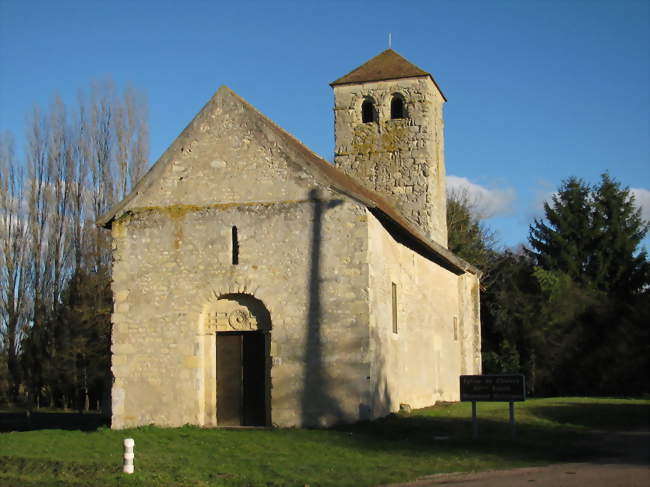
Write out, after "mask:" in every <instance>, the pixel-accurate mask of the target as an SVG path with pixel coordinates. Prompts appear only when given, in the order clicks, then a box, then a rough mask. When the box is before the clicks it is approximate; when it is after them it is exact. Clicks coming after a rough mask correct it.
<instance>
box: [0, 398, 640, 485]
mask: <svg viewBox="0 0 650 487" xmlns="http://www.w3.org/2000/svg"><path fill="white" fill-rule="evenodd" d="M516 412H517V423H518V429H517V439H516V440H514V441H513V440H511V439H510V433H509V426H508V405H507V403H479V404H478V416H479V425H480V435H481V437H480V439H479V440H478V441H473V440H472V439H471V435H472V425H471V419H470V414H471V405H470V404H469V403H455V404H442V405H438V406H435V407H431V408H427V409H421V410H417V411H414V412H413V413H411V414H410V415H393V416H390V417H388V418H384V419H381V420H378V421H374V422H370V423H360V424H356V425H351V426H343V427H339V428H336V429H332V430H303V429H272V430H208V429H206V430H203V429H200V428H194V427H184V428H178V429H165V428H155V427H143V428H135V429H130V430H122V431H111V430H110V429H108V428H106V427H102V426H99V427H98V424H100V423H99V418H98V417H97V416H93V415H88V414H86V415H77V414H70V413H68V414H67V416H66V415H65V414H64V413H58V414H57V413H43V414H42V415H36V416H35V417H34V418H33V423H32V424H33V426H34V427H37V428H38V427H41V428H46V427H55V426H56V427H59V428H63V429H37V430H34V431H22V432H4V433H0V486H16V487H17V486H25V487H31V486H34V487H35V486H72V487H75V486H93V487H94V486H112V485H124V486H154V485H156V486H157V485H162V486H300V487H302V486H304V485H307V484H308V485H309V486H310V487H315V486H337V487H338V486H351V487H352V486H354V487H362V486H373V485H377V484H382V483H389V482H398V481H406V480H411V479H415V478H417V477H421V476H424V475H427V474H432V473H440V472H453V471H471V470H487V469H496V468H510V467H520V466H525V465H539V464H545V463H552V462H558V461H569V460H583V459H586V458H589V457H593V456H598V455H602V454H604V453H605V452H600V451H598V450H596V449H594V447H585V446H584V445H588V444H590V443H591V442H589V441H586V440H588V439H589V438H590V437H591V436H593V435H594V433H593V430H599V431H614V430H626V429H645V430H647V429H648V427H649V425H648V418H649V415H650V400H649V399H596V398H550V399H529V400H528V401H526V402H525V403H518V404H517V410H516ZM48 414H49V416H48ZM81 416H82V417H81ZM80 417H81V422H79V420H80ZM18 420H19V416H17V415H16V413H13V415H12V413H11V412H4V413H3V412H0V431H7V430H8V429H12V425H13V428H15V427H16V426H20V425H19V423H18ZM76 422H77V424H79V425H80V426H79V429H74V426H75V423H76ZM128 437H131V438H134V439H135V454H136V455H135V465H136V473H135V474H133V475H130V476H127V475H125V474H122V473H121V465H122V439H123V438H128Z"/></svg>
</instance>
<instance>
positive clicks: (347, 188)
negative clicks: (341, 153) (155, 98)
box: [97, 86, 481, 276]
mask: <svg viewBox="0 0 650 487" xmlns="http://www.w3.org/2000/svg"><path fill="white" fill-rule="evenodd" d="M226 99H228V101H230V102H234V103H236V104H238V105H239V106H240V107H241V108H242V109H243V110H244V111H247V112H249V113H251V114H252V115H253V116H256V117H258V120H259V121H260V122H261V123H262V124H264V125H266V126H267V127H268V128H269V129H270V131H271V132H273V133H274V134H275V135H276V136H278V137H279V138H280V139H281V140H282V142H284V145H285V147H286V148H287V149H289V150H290V151H291V152H292V153H293V155H294V157H296V159H299V160H300V162H302V163H303V164H305V165H306V166H307V167H308V168H310V169H311V170H312V171H311V172H312V174H313V175H314V176H315V177H317V179H320V180H321V181H322V182H323V183H325V184H327V185H328V186H329V187H330V188H331V189H333V190H335V191H337V192H339V193H342V194H344V195H346V196H348V197H350V198H352V199H354V200H356V201H358V202H359V203H361V204H363V205H365V206H366V207H367V208H368V209H370V210H371V211H372V212H373V214H374V215H375V216H377V217H378V218H380V219H387V220H388V223H389V226H390V227H391V228H394V229H397V230H401V233H402V234H403V235H404V236H405V238H402V240H406V241H405V243H407V244H410V245H412V246H413V247H414V248H416V249H418V250H419V251H424V252H425V253H427V254H428V256H429V257H430V258H431V259H432V260H434V261H436V262H438V263H439V264H441V265H443V266H445V267H447V268H449V269H451V270H452V271H455V272H458V273H463V272H470V273H472V274H477V275H479V276H480V275H481V271H479V270H478V269H477V268H475V267H474V266H472V265H471V264H469V263H467V262H465V261H464V260H463V259H461V258H460V257H458V256H456V255H455V254H454V253H453V252H451V251H450V250H448V249H447V248H445V247H444V246H442V245H440V244H439V243H437V242H435V241H433V240H431V239H430V238H428V237H427V236H425V235H424V234H423V233H422V232H421V231H420V230H419V229H418V228H417V227H416V226H415V225H414V224H413V223H411V222H410V221H409V220H407V219H406V218H405V217H404V216H403V215H402V214H401V213H400V212H399V211H398V210H397V209H396V208H394V207H393V206H392V205H391V204H390V203H389V202H388V201H387V200H386V199H384V198H383V197H382V196H381V195H380V194H378V193H376V192H374V191H371V190H369V189H367V188H365V187H363V186H362V185H361V184H360V183H359V182H358V181H357V180H356V179H354V178H352V177H350V176H348V175H347V174H345V173H344V172H343V171H341V170H340V169H338V168H336V167H335V166H333V165H332V164H330V163H329V162H327V161H326V160H324V159H323V158H321V157H320V156H319V155H318V154H316V153H314V152H312V151H311V150H310V149H308V148H307V147H306V146H305V145H303V144H302V142H300V141H299V140H298V139H296V138H295V137H293V136H292V135H291V134H289V133H288V132H287V131H285V130H284V129H282V128H281V127H279V126H277V125H276V124H275V123H274V122H273V121H272V120H271V119H269V118H268V117H266V116H264V115H263V114H262V113H260V112H259V111H258V110H257V109H256V108H255V107H253V106H252V105H250V104H249V103H248V102H246V100H244V99H243V98H241V97H240V96H239V95H237V94H236V93H235V92H234V91H232V90H231V89H230V88H228V87H226V86H222V87H221V88H219V90H218V91H217V92H216V93H215V95H214V96H213V97H212V98H211V99H210V101H209V102H208V103H207V104H206V105H205V106H204V107H203V108H202V109H201V111H200V112H199V113H198V115H196V117H195V118H194V120H193V121H192V122H191V123H190V124H189V125H188V126H187V127H186V128H185V130H183V132H182V133H181V135H179V136H178V137H177V139H176V140H175V141H174V142H173V143H172V145H171V146H170V147H169V148H168V149H167V150H166V151H165V153H164V154H163V155H162V156H161V157H160V159H158V161H157V162H156V163H155V164H154V165H153V166H152V167H151V169H149V171H148V172H147V174H145V175H144V177H143V178H142V179H141V180H140V181H139V182H138V184H136V186H135V187H134V188H133V190H132V191H131V193H130V194H129V195H128V196H126V197H125V198H124V199H123V200H122V201H121V202H119V203H118V204H117V205H115V206H114V207H113V208H112V209H111V210H110V211H109V212H108V213H106V214H105V215H104V216H102V217H101V218H100V219H99V220H97V225H99V226H102V227H105V228H110V226H111V223H112V222H113V220H115V219H117V218H119V217H120V216H122V215H123V214H124V213H126V212H128V209H129V207H130V206H131V203H132V202H134V201H137V198H138V196H139V195H140V194H142V193H143V192H144V191H145V190H146V189H147V188H149V187H151V186H152V185H153V184H155V182H156V181H157V180H158V178H159V177H160V175H162V173H163V171H164V170H165V168H166V167H167V166H168V165H169V164H171V163H172V161H173V157H172V156H171V154H173V153H175V152H176V151H175V147H176V145H178V144H180V143H182V142H181V141H182V140H184V139H186V138H188V137H190V136H191V135H192V134H191V133H192V132H193V126H194V125H195V123H194V122H195V121H198V120H201V119H202V118H204V117H207V116H208V113H209V112H210V109H211V107H212V106H213V105H214V104H217V103H222V102H224V101H225V100H226Z"/></svg>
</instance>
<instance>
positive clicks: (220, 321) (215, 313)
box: [203, 293, 271, 333]
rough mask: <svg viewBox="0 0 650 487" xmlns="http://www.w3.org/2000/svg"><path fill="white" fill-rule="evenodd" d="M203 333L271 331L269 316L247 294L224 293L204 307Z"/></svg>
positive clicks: (256, 300)
mask: <svg viewBox="0 0 650 487" xmlns="http://www.w3.org/2000/svg"><path fill="white" fill-rule="evenodd" d="M203 319H204V324H203V326H204V332H205V333H216V332H222V331H262V332H269V331H270V330H271V315H270V313H269V311H268V309H267V308H266V306H265V305H264V303H263V302H262V301H260V300H259V299H257V298H256V297H255V296H253V295H252V294H248V293H225V294H221V295H219V296H218V297H217V299H216V300H214V301H211V302H210V303H208V304H207V305H206V306H205V310H204V317H203Z"/></svg>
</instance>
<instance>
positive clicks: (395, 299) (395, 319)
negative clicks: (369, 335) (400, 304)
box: [391, 282, 397, 333]
mask: <svg viewBox="0 0 650 487" xmlns="http://www.w3.org/2000/svg"><path fill="white" fill-rule="evenodd" d="M391 284H392V289H393V333H397V284H395V283H394V282H393V283H391Z"/></svg>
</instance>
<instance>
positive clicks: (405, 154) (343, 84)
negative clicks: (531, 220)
mask: <svg viewBox="0 0 650 487" xmlns="http://www.w3.org/2000/svg"><path fill="white" fill-rule="evenodd" d="M331 86H332V88H333V89H334V117H335V139H336V140H335V145H336V147H335V154H334V163H335V165H336V166H337V167H339V168H340V169H341V170H343V171H344V172H345V173H347V174H348V175H350V176H352V177H354V178H356V179H357V180H358V181H359V182H360V183H361V184H363V185H364V186H366V187H367V188H369V189H371V190H373V191H376V192H378V193H380V194H382V195H383V196H384V197H385V198H386V199H387V200H388V201H390V202H392V203H393V204H394V205H395V206H396V207H397V208H398V209H399V210H400V211H401V213H402V214H403V215H404V216H405V217H407V218H408V219H409V220H410V221H411V222H413V223H414V224H415V225H416V226H417V227H418V228H419V229H420V230H421V231H422V233H424V235H426V236H427V237H429V238H431V239H432V240H434V241H436V242H437V243H439V244H441V245H443V246H444V247H447V218H446V211H447V199H446V198H447V195H446V186H445V159H444V137H443V128H444V122H443V118H442V106H443V103H444V102H445V101H446V99H445V97H444V95H443V94H442V91H440V88H439V87H438V85H437V84H436V82H435V81H434V79H433V77H432V76H431V75H430V74H429V73H427V72H426V71H423V70H422V69H420V68H418V67H417V66H415V65H414V64H412V63H410V62H409V61H407V60H406V59H404V58H403V57H402V56H400V55H399V54H397V53H396V52H395V51H393V50H392V49H387V50H386V51H384V52H382V53H381V54H379V55H377V56H375V57H374V58H372V59H371V60H370V61H368V62H367V63H365V64H363V65H362V66H360V67H358V68H357V69H355V70H354V71H352V72H350V73H348V74H347V75H345V76H343V77H342V78H339V79H337V80H336V81H334V82H332V83H331Z"/></svg>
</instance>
